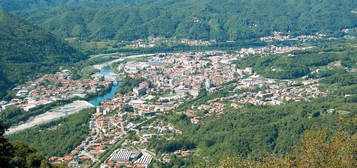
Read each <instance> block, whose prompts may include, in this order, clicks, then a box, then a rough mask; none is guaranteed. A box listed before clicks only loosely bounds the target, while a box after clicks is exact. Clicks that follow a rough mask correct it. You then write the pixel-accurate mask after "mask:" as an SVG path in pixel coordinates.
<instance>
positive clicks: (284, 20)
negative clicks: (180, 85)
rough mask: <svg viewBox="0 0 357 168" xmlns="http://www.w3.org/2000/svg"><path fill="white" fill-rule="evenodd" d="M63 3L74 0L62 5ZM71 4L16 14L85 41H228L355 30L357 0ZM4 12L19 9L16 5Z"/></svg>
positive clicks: (138, 0)
mask: <svg viewBox="0 0 357 168" xmlns="http://www.w3.org/2000/svg"><path fill="white" fill-rule="evenodd" d="M17 1H18V2H21V1H23V0H17ZM0 2H1V1H0ZM26 2H28V1H26ZM29 2H31V1H29ZM48 2H53V3H52V4H58V3H55V2H54V1H48ZM67 2H72V1H68V0H67V1H66V3H63V4H68V3H67ZM0 4H1V3H0ZM70 4H71V5H63V6H58V5H57V6H56V5H54V6H55V7H51V8H48V7H47V8H42V7H43V5H41V3H37V5H30V6H29V7H28V8H26V9H27V10H16V11H14V12H15V13H17V14H19V15H21V16H23V17H25V18H28V19H29V20H31V21H33V22H35V23H38V24H41V25H42V26H43V27H45V28H47V29H48V30H50V31H53V32H55V33H58V34H61V35H63V36H65V37H82V38H89V39H120V40H133V39H139V38H146V37H148V36H163V37H178V38H191V39H203V40H208V39H211V40H221V41H226V40H240V39H247V38H254V37H258V36H265V35H269V34H271V32H273V31H282V32H289V31H290V32H292V33H300V34H310V33H315V32H323V33H332V34H334V35H336V34H338V33H339V32H340V31H341V29H344V28H350V27H356V26H357V15H356V14H355V13H354V12H352V11H353V10H356V8H357V7H356V6H357V1H355V0H352V1H351V0H339V1H335V0H225V1H221V0H193V1H192V0H151V1H146V0H145V1H144V0H135V1H127V0H108V1H100V2H94V1H90V0H87V1H85V2H77V3H70ZM2 6H3V7H4V3H2ZM7 8H9V9H22V7H19V5H17V6H16V4H13V6H12V7H11V6H7Z"/></svg>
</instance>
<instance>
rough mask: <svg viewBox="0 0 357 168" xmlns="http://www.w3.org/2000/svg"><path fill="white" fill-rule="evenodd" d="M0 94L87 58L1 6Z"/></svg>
mask: <svg viewBox="0 0 357 168" xmlns="http://www.w3.org/2000/svg"><path fill="white" fill-rule="evenodd" d="M0 25H1V26H0V67H1V68H0V77H1V81H0V96H3V95H4V94H5V91H6V89H8V88H9V87H11V86H13V84H15V83H19V82H24V81H26V80H28V79H31V78H33V77H35V76H36V75H37V74H39V73H43V72H46V73H48V72H53V71H56V70H58V67H59V66H61V65H65V64H70V63H74V62H76V61H79V60H81V59H83V58H84V56H83V55H81V54H80V53H79V52H78V51H76V50H75V49H74V48H72V47H71V46H69V45H68V44H66V43H65V42H63V41H61V40H58V39H57V38H56V37H55V36H54V35H52V34H51V33H48V32H46V31H44V30H42V29H40V28H39V27H37V26H35V25H32V24H30V23H27V22H25V21H23V20H21V19H19V18H17V17H15V16H13V15H11V14H8V13H7V12H5V11H2V10H0Z"/></svg>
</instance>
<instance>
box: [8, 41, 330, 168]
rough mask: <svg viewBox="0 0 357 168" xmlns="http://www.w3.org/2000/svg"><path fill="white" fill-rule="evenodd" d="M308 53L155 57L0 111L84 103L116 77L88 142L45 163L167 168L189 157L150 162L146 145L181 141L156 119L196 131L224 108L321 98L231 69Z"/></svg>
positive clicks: (66, 78)
mask: <svg viewBox="0 0 357 168" xmlns="http://www.w3.org/2000/svg"><path fill="white" fill-rule="evenodd" d="M311 48H313V47H277V46H265V47H258V48H243V49H240V50H237V51H235V52H226V51H216V50H213V51H204V52H180V53H157V54H152V55H150V56H147V55H143V56H142V57H145V59H137V57H135V58H134V59H127V61H121V62H115V61H112V65H111V66H110V67H111V68H112V70H109V71H110V73H108V74H104V75H103V74H100V73H95V74H93V75H91V79H81V80H72V79H70V72H69V71H68V70H63V71H61V72H57V73H55V74H49V75H44V76H42V77H41V78H39V79H37V80H35V81H31V82H27V83H26V84H25V85H23V86H21V87H18V88H16V91H17V96H18V97H19V99H14V100H12V101H10V102H9V103H8V104H6V105H4V106H3V108H6V106H8V105H16V106H18V107H21V108H23V109H24V110H26V111H28V110H31V108H33V107H36V106H38V105H40V104H45V103H48V102H52V101H57V100H61V99H70V98H74V97H79V98H86V96H87V95H92V94H97V93H98V92H101V91H103V90H108V88H110V87H111V86H112V85H113V83H114V82H116V80H117V77H118V76H120V77H119V79H120V80H119V87H118V89H117V90H116V92H115V93H114V95H113V97H111V98H109V99H106V100H104V101H102V102H100V103H99V104H98V106H96V107H95V108H96V112H95V113H94V114H92V116H91V120H90V122H89V129H90V136H89V137H88V138H86V139H85V140H84V141H83V142H82V143H81V144H80V145H79V146H77V147H75V148H74V149H73V150H72V151H71V152H70V153H69V154H68V155H66V156H53V157H51V158H50V159H49V160H50V162H51V163H54V164H58V165H61V164H63V163H65V164H68V166H69V167H88V166H93V165H98V166H100V167H102V168H106V167H123V166H125V167H147V166H148V165H150V163H151V162H153V161H156V162H164V163H167V162H170V156H172V155H177V156H181V157H187V156H190V155H192V151H175V152H173V153H164V154H161V155H158V154H157V153H155V151H152V150H150V148H149V144H150V141H151V140H152V139H154V138H164V139H166V140H172V139H174V137H175V136H177V135H180V134H182V132H181V131H180V130H179V129H176V128H175V126H174V125H173V124H172V123H170V122H168V121H164V120H162V119H160V116H163V115H165V114H169V113H170V112H176V113H178V114H180V113H184V114H186V115H187V116H189V117H190V121H191V123H192V124H199V123H200V122H201V121H202V120H204V119H205V118H206V117H208V116H212V115H215V114H223V113H224V112H223V111H224V109H225V108H235V109H239V108H241V107H242V106H243V105H245V104H251V105H263V106H269V105H279V104H283V103H286V102H292V101H309V100H310V99H313V98H317V97H321V96H325V95H326V93H324V92H322V91H320V89H319V81H318V79H299V80H274V79H269V78H265V77H263V76H261V75H260V74H257V73H256V72H254V70H253V68H251V67H247V68H244V69H238V68H237V67H236V65H235V63H234V62H236V61H239V60H240V59H241V58H245V57H249V56H254V55H259V56H261V57H264V56H267V55H270V54H284V53H287V54H288V53H289V52H291V51H297V50H308V49H311ZM121 60H122V59H121ZM100 68H102V67H100ZM215 93H224V94H217V95H219V96H212V97H210V98H207V101H206V102H203V103H200V104H194V105H190V104H188V105H186V104H187V102H189V100H193V99H197V98H200V96H201V95H202V94H204V95H211V94H212V95H214V94H215ZM183 106H185V107H186V108H182V107H183ZM176 109H182V110H181V111H176Z"/></svg>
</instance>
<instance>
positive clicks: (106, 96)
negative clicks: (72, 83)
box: [89, 68, 119, 106]
mask: <svg viewBox="0 0 357 168" xmlns="http://www.w3.org/2000/svg"><path fill="white" fill-rule="evenodd" d="M111 72H112V71H111V70H110V69H105V68H103V69H101V70H100V74H102V75H108V74H109V73H111ZM118 87H119V85H118V83H116V84H115V85H114V84H113V86H112V88H111V90H110V92H108V93H106V94H104V95H103V96H99V97H96V98H93V99H91V100H90V101H89V103H90V104H93V105H94V106H98V105H99V104H100V103H101V102H103V101H105V100H107V99H111V98H113V97H114V96H115V91H116V90H117V88H118Z"/></svg>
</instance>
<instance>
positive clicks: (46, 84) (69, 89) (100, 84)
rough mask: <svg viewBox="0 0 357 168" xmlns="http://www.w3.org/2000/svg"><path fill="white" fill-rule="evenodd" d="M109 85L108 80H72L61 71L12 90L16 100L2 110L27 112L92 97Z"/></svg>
mask: <svg viewBox="0 0 357 168" xmlns="http://www.w3.org/2000/svg"><path fill="white" fill-rule="evenodd" d="M111 83H112V82H111V81H108V80H104V81H99V80H92V79H83V80H72V79H71V76H70V72H69V71H68V70H63V71H61V72H57V73H54V74H47V75H44V76H42V77H40V78H38V79H36V80H34V81H29V82H27V83H26V84H24V85H22V86H19V87H16V88H14V89H13V90H14V91H15V92H16V97H17V98H14V99H12V100H11V101H10V102H6V103H3V105H2V109H5V108H6V107H7V106H17V107H20V108H22V109H24V110H25V111H29V110H31V109H33V108H35V107H38V106H39V105H44V104H49V103H51V102H54V101H57V100H66V99H71V98H74V97H81V98H84V97H86V96H87V95H93V94H96V93H98V92H100V91H103V90H105V89H107V88H108V87H110V85H111Z"/></svg>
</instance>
